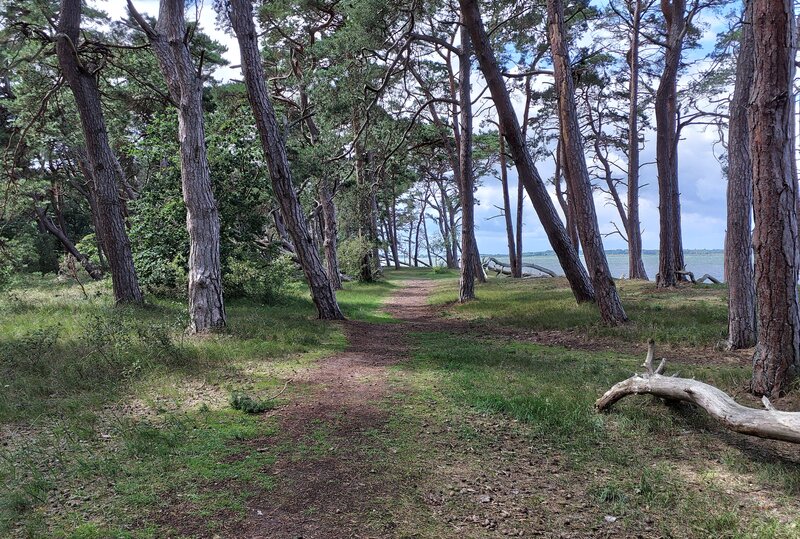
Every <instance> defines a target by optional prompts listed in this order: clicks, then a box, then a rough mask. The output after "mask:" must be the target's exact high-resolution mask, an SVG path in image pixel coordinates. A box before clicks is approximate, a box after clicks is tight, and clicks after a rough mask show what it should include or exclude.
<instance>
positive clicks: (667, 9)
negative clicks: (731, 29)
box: [655, 0, 686, 287]
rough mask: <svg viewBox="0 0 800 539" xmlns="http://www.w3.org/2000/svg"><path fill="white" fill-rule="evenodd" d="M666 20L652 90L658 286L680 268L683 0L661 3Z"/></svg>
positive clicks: (666, 283) (670, 282)
mask: <svg viewBox="0 0 800 539" xmlns="http://www.w3.org/2000/svg"><path fill="white" fill-rule="evenodd" d="M661 10H662V12H663V14H664V20H665V24H666V31H667V37H666V50H665V52H664V69H663V71H662V73H661V79H660V81H659V84H658V89H657V90H656V100H655V113H656V164H657V169H658V200H659V206H658V209H659V227H660V240H659V262H658V279H657V280H658V286H660V287H672V286H675V285H676V284H677V282H678V275H677V274H676V273H675V271H676V270H682V269H683V255H682V253H683V248H682V241H681V222H680V200H679V197H680V191H679V188H678V155H677V153H678V152H677V150H678V128H677V118H678V109H677V106H678V104H677V101H678V86H677V84H678V69H679V68H680V64H681V52H682V49H683V39H684V36H685V33H686V19H685V18H684V12H685V11H686V0H664V1H662V3H661Z"/></svg>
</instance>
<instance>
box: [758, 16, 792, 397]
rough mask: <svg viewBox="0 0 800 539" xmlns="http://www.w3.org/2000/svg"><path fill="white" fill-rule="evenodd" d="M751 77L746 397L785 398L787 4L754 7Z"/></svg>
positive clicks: (788, 358) (788, 364) (788, 308)
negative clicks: (753, 332)
mask: <svg viewBox="0 0 800 539" xmlns="http://www.w3.org/2000/svg"><path fill="white" fill-rule="evenodd" d="M752 9H753V24H752V27H753V42H754V57H753V59H754V65H755V77H754V80H753V86H752V90H751V92H752V94H751V96H750V108H749V110H748V122H749V127H750V156H751V159H752V163H753V215H754V218H755V233H754V235H753V245H754V247H755V283H756V298H757V310H758V317H757V320H758V323H757V326H758V329H757V333H758V339H757V341H758V344H757V345H756V350H755V354H754V356H753V378H752V381H751V385H750V389H751V391H752V392H753V393H755V394H757V395H767V396H772V395H778V396H779V395H782V394H783V393H785V392H786V391H788V389H789V385H790V383H791V381H792V378H793V377H794V375H795V374H796V372H797V370H798V367H800V314H799V313H798V298H797V267H796V264H797V253H796V250H797V199H796V197H797V181H796V178H794V177H793V176H792V159H794V156H793V155H792V151H791V148H792V144H791V140H790V138H791V136H792V128H791V123H792V120H793V118H792V103H791V101H792V95H793V94H792V84H793V81H794V55H795V41H794V40H795V35H794V15H793V5H792V2H791V1H790V0H783V1H776V0H752Z"/></svg>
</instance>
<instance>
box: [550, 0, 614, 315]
mask: <svg viewBox="0 0 800 539" xmlns="http://www.w3.org/2000/svg"><path fill="white" fill-rule="evenodd" d="M547 12H548V17H549V23H548V26H549V32H548V33H549V35H550V49H551V51H552V56H553V66H554V72H555V81H556V94H557V96H558V109H559V123H560V126H561V140H562V142H563V145H564V154H565V155H566V156H568V157H567V159H565V160H564V176H565V177H566V179H567V186H568V188H569V190H570V192H571V193H572V201H573V203H574V206H573V209H574V211H575V215H576V217H577V219H576V221H577V223H576V224H577V226H578V235H579V236H580V239H581V245H583V255H584V257H585V260H586V267H587V268H588V270H589V276H590V277H591V279H592V284H593V285H594V293H595V298H596V300H597V305H598V307H599V309H600V316H601V317H602V319H603V321H604V322H606V323H608V324H622V323H624V322H626V321H627V320H628V317H627V316H626V315H625V309H623V308H622V302H621V301H620V299H619V294H617V287H616V286H615V285H614V279H613V278H612V277H611V271H610V270H609V269H608V260H607V259H606V253H605V250H604V248H603V238H602V236H601V235H600V227H599V226H598V224H597V213H596V211H595V207H594V200H593V199H592V185H591V180H590V179H589V171H588V169H587V167H586V158H585V154H584V151H583V142H582V140H581V131H580V125H578V112H577V110H576V107H575V87H574V85H573V81H572V68H571V67H570V65H569V52H568V50H567V44H566V40H565V36H566V31H565V29H564V5H563V3H562V1H561V0H548V2H547Z"/></svg>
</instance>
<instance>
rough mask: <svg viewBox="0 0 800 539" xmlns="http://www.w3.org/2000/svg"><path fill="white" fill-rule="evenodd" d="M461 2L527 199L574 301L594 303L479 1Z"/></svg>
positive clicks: (462, 0) (587, 278)
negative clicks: (531, 147)
mask: <svg viewBox="0 0 800 539" xmlns="http://www.w3.org/2000/svg"><path fill="white" fill-rule="evenodd" d="M459 3H460V5H461V11H462V16H463V18H464V25H465V26H466V27H467V29H468V30H469V33H470V37H471V38H472V43H473V46H474V47H475V54H476V56H477V58H478V63H479V64H480V68H481V71H482V72H483V76H484V78H485V79H486V83H487V85H488V86H489V91H490V93H491V95H492V100H493V101H494V104H495V107H496V108H497V114H498V118H499V120H500V123H501V125H502V128H503V133H504V135H505V137H506V142H508V147H509V150H510V151H511V154H512V155H513V156H514V162H515V163H516V166H517V172H518V174H519V179H520V181H521V182H523V184H524V185H525V189H526V190H527V192H528V196H530V198H531V202H532V203H533V206H534V208H535V209H536V213H537V214H538V216H539V221H540V222H541V223H542V227H543V228H544V230H545V233H546V234H547V237H548V239H549V240H550V245H551V246H552V248H553V250H554V251H555V253H556V256H557V257H558V260H559V262H560V264H561V267H562V269H563V270H564V274H565V275H566V277H567V280H568V281H569V283H570V287H571V288H572V293H573V295H574V296H575V299H576V300H577V301H578V302H579V303H580V302H584V301H593V300H594V299H595V295H594V294H595V292H594V290H593V288H592V283H591V282H590V280H589V276H588V275H587V274H586V270H585V269H584V268H583V266H582V265H581V263H580V260H579V259H578V253H577V251H576V250H575V248H574V246H573V245H572V243H571V242H570V240H569V237H568V236H567V231H566V229H565V228H564V225H563V223H561V220H560V219H559V217H558V214H557V213H556V209H555V207H554V206H553V203H552V201H551V200H550V195H549V193H548V192H547V188H546V187H545V185H544V182H543V181H542V178H541V177H540V176H539V172H538V171H537V170H536V167H535V166H534V164H533V159H532V158H531V156H530V154H529V153H528V149H527V147H526V144H525V140H524V138H523V136H522V131H521V129H520V126H519V121H518V120H517V116H516V113H515V112H514V107H513V106H512V104H511V99H510V97H509V94H508V88H506V84H505V81H504V80H503V76H502V72H501V71H500V68H499V66H498V65H497V59H496V58H495V55H494V52H493V50H492V45H491V42H490V41H489V36H488V35H487V33H486V30H485V28H484V27H483V21H482V19H481V15H480V11H479V10H478V4H477V2H476V0H459Z"/></svg>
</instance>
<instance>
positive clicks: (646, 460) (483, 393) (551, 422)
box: [399, 333, 800, 537]
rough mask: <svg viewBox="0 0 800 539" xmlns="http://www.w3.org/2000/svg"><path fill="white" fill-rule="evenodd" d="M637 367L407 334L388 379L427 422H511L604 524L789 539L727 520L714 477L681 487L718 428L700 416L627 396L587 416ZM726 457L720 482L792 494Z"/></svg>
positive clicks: (751, 460) (626, 360) (738, 379)
mask: <svg viewBox="0 0 800 539" xmlns="http://www.w3.org/2000/svg"><path fill="white" fill-rule="evenodd" d="M640 363H641V358H633V357H625V356H619V355H616V354H610V353H606V352H587V351H580V350H568V349H565V348H561V347H554V346H541V345H536V344H529V343H505V342H503V343H500V342H493V341H488V340H485V339H484V340H478V339H469V338H465V337H464V336H463V335H458V336H453V335H448V334H444V333H424V334H416V346H415V355H414V360H413V362H411V363H408V364H404V365H401V366H400V367H399V369H402V370H405V371H406V372H408V373H409V374H411V375H412V376H413V379H414V380H415V391H416V393H417V394H418V395H419V398H420V399H424V400H425V401H427V402H435V403H436V404H435V409H436V410H438V411H439V414H440V415H438V416H437V420H438V421H449V420H450V418H453V417H458V416H459V415H464V414H465V413H466V414H467V415H469V414H476V415H482V414H489V415H497V416H499V417H505V418H511V419H515V420H518V421H519V422H520V424H521V425H523V427H522V428H523V432H525V433H526V434H525V435H526V436H529V437H530V439H531V443H532V444H534V445H536V446H538V447H545V448H548V449H547V450H546V451H548V452H557V453H559V454H561V455H564V456H565V458H566V459H567V460H568V462H569V464H568V465H567V469H569V470H572V471H573V472H574V473H575V474H576V478H575V479H573V481H580V482H584V481H586V487H587V493H588V497H589V498H590V499H591V500H592V502H593V503H594V504H595V505H596V506H597V507H599V508H600V509H601V510H603V511H604V512H606V513H607V514H610V515H615V516H617V517H619V518H621V519H623V520H626V519H627V521H629V522H637V523H639V522H642V519H646V518H650V519H652V520H653V533H656V534H664V535H665V536H687V535H688V536H715V537H716V536H720V537H791V536H793V535H792V533H796V531H797V529H798V528H797V526H799V525H800V521H797V520H795V521H790V522H788V523H787V522H786V521H784V522H779V521H777V520H775V519H770V518H765V517H762V516H760V515H755V514H746V513H738V512H735V511H734V512H731V510H730V508H731V507H738V504H737V502H736V501H735V498H734V496H732V495H731V494H730V489H731V486H730V485H729V484H726V483H725V482H724V481H723V479H724V478H719V480H717V479H714V480H713V481H709V482H708V484H706V485H705V487H704V489H703V490H702V491H700V490H698V489H696V488H690V487H689V486H688V485H687V483H686V481H687V477H686V476H685V475H684V471H685V470H689V471H691V470H697V469H698V468H702V467H704V466H707V465H708V463H709V462H716V460H717V459H718V455H717V454H716V453H714V452H713V451H709V450H707V449H706V446H707V445H708V444H712V443H714V442H716V443H720V442H719V440H718V439H717V440H715V438H719V434H717V433H718V432H719V431H720V430H724V429H717V426H716V425H715V424H714V422H713V420H711V419H710V418H708V417H707V416H706V415H705V413H703V412H702V411H700V410H697V409H695V408H691V407H688V406H683V405H676V406H668V405H665V404H664V403H662V402H660V401H658V400H657V399H653V398H650V397H638V398H637V397H631V398H629V399H625V400H624V401H621V402H620V403H618V404H617V405H616V406H615V408H614V411H613V412H612V413H610V414H597V413H595V411H594V409H593V405H594V401H595V400H596V399H597V398H598V397H599V396H600V395H601V394H602V393H603V392H604V391H606V390H607V389H608V388H609V387H610V386H611V385H613V384H614V383H615V382H618V381H619V380H621V379H624V378H626V377H628V376H630V374H631V373H632V372H633V371H635V370H636V369H637V367H638V366H639V365H640ZM682 375H683V376H689V377H696V378H698V379H702V380H704V381H707V382H709V383H712V384H715V385H717V386H720V387H722V388H723V389H727V390H730V389H731V388H734V387H737V386H738V385H740V384H741V383H743V381H744V380H745V379H746V378H747V376H748V372H747V370H746V369H744V368H737V367H719V366H714V367H713V368H705V367H686V368H685V369H684V371H683V372H682ZM498 420H499V419H498ZM448 424H449V423H448ZM709 432H710V433H711V434H709ZM454 435H455V436H457V437H458V439H459V440H460V443H462V444H465V445H470V446H473V448H474V449H473V450H474V451H475V452H477V453H480V452H481V451H492V450H493V449H492V446H491V445H487V440H484V439H482V438H481V436H479V435H477V434H476V433H475V432H474V431H472V430H471V429H470V428H469V427H468V425H462V426H460V427H459V428H457V429H455V430H454ZM484 445H485V447H484ZM730 453H731V454H732V455H734V456H735V458H733V457H731V456H730V455H729V456H727V457H726V458H725V459H723V462H722V463H720V466H723V469H726V470H728V471H729V472H730V474H741V473H746V474H747V480H749V481H752V482H758V484H760V485H762V488H763V490H764V491H769V492H771V493H772V494H773V500H777V501H778V502H779V500H781V499H785V500H787V503H788V500H790V499H793V498H794V497H796V496H797V482H798V480H800V466H798V465H797V464H795V463H792V462H791V461H787V460H782V459H779V458H778V457H773V458H765V457H764V455H752V454H748V453H747V452H745V450H743V449H738V448H736V449H735V448H733V447H731V449H730ZM726 460H727V462H726ZM691 473H696V474H697V475H701V474H700V472H691ZM578 478H584V479H580V480H579V479H578ZM779 503H780V502H779ZM653 515H657V516H656V517H655V518H654V517H653ZM659 526H660V528H659ZM723 532H724V533H723ZM720 534H721V535H720Z"/></svg>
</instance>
